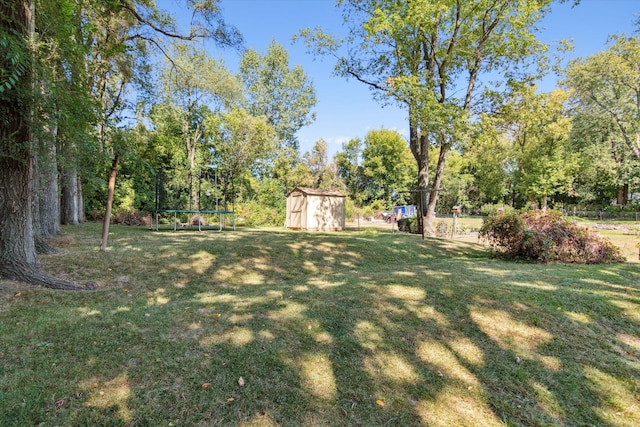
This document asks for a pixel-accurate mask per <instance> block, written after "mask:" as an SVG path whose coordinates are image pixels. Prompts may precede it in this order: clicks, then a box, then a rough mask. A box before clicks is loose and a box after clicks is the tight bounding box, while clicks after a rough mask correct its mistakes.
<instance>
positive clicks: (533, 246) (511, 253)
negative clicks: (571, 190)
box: [480, 211, 624, 264]
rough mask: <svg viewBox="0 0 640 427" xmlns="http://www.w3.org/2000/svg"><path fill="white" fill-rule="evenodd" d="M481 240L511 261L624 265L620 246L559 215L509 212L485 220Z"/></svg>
mask: <svg viewBox="0 0 640 427" xmlns="http://www.w3.org/2000/svg"><path fill="white" fill-rule="evenodd" d="M480 238H481V239H482V240H485V241H487V242H488V243H489V244H490V245H491V247H492V248H493V249H494V250H496V251H499V252H501V253H502V254H503V255H504V256H506V257H507V258H510V259H523V260H532V261H538V262H551V261H559V262H573V263H584V264H600V263H611V262H622V261H624V258H623V257H622V254H621V252H620V249H618V248H617V247H616V246H614V245H613V244H612V243H611V242H610V241H609V240H607V239H603V238H602V237H600V236H598V235H597V234H595V233H593V232H591V231H590V230H589V229H587V228H583V227H578V226H577V225H576V224H574V223H571V222H569V221H568V220H566V219H565V218H564V217H562V215H560V214H559V213H557V212H543V211H535V212H527V213H524V214H516V213H505V214H503V215H496V216H490V217H488V218H486V219H485V220H484V223H483V224H482V228H481V229H480Z"/></svg>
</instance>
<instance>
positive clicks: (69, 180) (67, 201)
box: [61, 165, 79, 225]
mask: <svg viewBox="0 0 640 427" xmlns="http://www.w3.org/2000/svg"><path fill="white" fill-rule="evenodd" d="M61 209H62V221H61V222H62V224H65V225H78V223H79V220H78V172H77V169H76V167H75V165H65V166H64V167H63V171H62V206H61Z"/></svg>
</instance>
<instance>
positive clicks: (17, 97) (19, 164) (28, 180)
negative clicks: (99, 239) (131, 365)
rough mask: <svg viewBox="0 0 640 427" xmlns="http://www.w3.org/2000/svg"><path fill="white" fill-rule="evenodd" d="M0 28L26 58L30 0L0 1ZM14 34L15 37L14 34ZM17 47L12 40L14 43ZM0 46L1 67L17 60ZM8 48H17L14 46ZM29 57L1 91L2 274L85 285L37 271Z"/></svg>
mask: <svg viewBox="0 0 640 427" xmlns="http://www.w3.org/2000/svg"><path fill="white" fill-rule="evenodd" d="M0 32H2V33H3V34H4V35H9V34H10V37H15V40H14V41H16V42H17V43H20V44H21V46H20V48H21V49H22V53H23V54H24V56H25V57H27V58H30V54H29V53H30V46H29V42H28V41H29V40H30V38H31V35H32V34H33V4H32V2H31V1H29V0H14V1H4V2H2V3H0ZM16 35H18V37H16ZM12 48H13V49H15V45H14V46H12ZM6 53H7V52H0V68H2V69H5V70H12V69H14V68H15V64H13V63H12V62H11V60H10V59H8V56H9V55H7V54H6ZM12 53H16V52H15V51H14V52H12ZM30 61H31V60H30V59H27V60H24V61H23V62H22V64H21V65H22V67H23V70H22V71H21V72H20V74H19V78H18V79H17V80H16V83H15V84H14V86H12V87H9V88H6V89H7V90H5V93H4V95H3V96H2V97H0V117H2V120H1V121H0V275H2V276H4V277H7V278H9V279H17V280H22V281H25V282H28V283H32V284H38V285H42V286H47V287H50V288H56V289H87V288H84V287H80V286H78V285H75V284H73V283H69V282H66V281H64V280H59V279H54V278H51V277H49V276H47V275H45V274H43V273H41V272H39V271H38V267H39V263H38V258H37V256H36V249H35V239H34V232H33V212H32V198H33V197H35V194H33V193H32V190H33V181H32V179H33V170H32V167H33V164H32V162H33V151H34V150H33V139H32V137H33V134H32V114H33V113H32V111H33V86H32V80H31V69H32V64H31V63H30Z"/></svg>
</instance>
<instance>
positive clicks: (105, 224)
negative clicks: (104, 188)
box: [100, 154, 118, 252]
mask: <svg viewBox="0 0 640 427" xmlns="http://www.w3.org/2000/svg"><path fill="white" fill-rule="evenodd" d="M117 174H118V155H117V154H116V155H114V157H113V160H112V161H111V173H110V174H109V189H108V192H107V209H106V212H105V213H104V220H103V221H102V240H101V242H100V250H101V251H102V252H104V251H106V250H107V240H108V238H109V225H110V224H111V207H112V206H113V194H114V193H115V189H116V176H117Z"/></svg>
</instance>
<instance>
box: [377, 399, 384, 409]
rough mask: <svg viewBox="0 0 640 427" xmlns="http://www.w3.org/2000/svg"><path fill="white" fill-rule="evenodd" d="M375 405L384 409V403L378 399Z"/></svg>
mask: <svg viewBox="0 0 640 427" xmlns="http://www.w3.org/2000/svg"><path fill="white" fill-rule="evenodd" d="M376 405H378V406H381V407H383V408H384V402H383V401H382V400H380V399H378V400H376Z"/></svg>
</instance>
